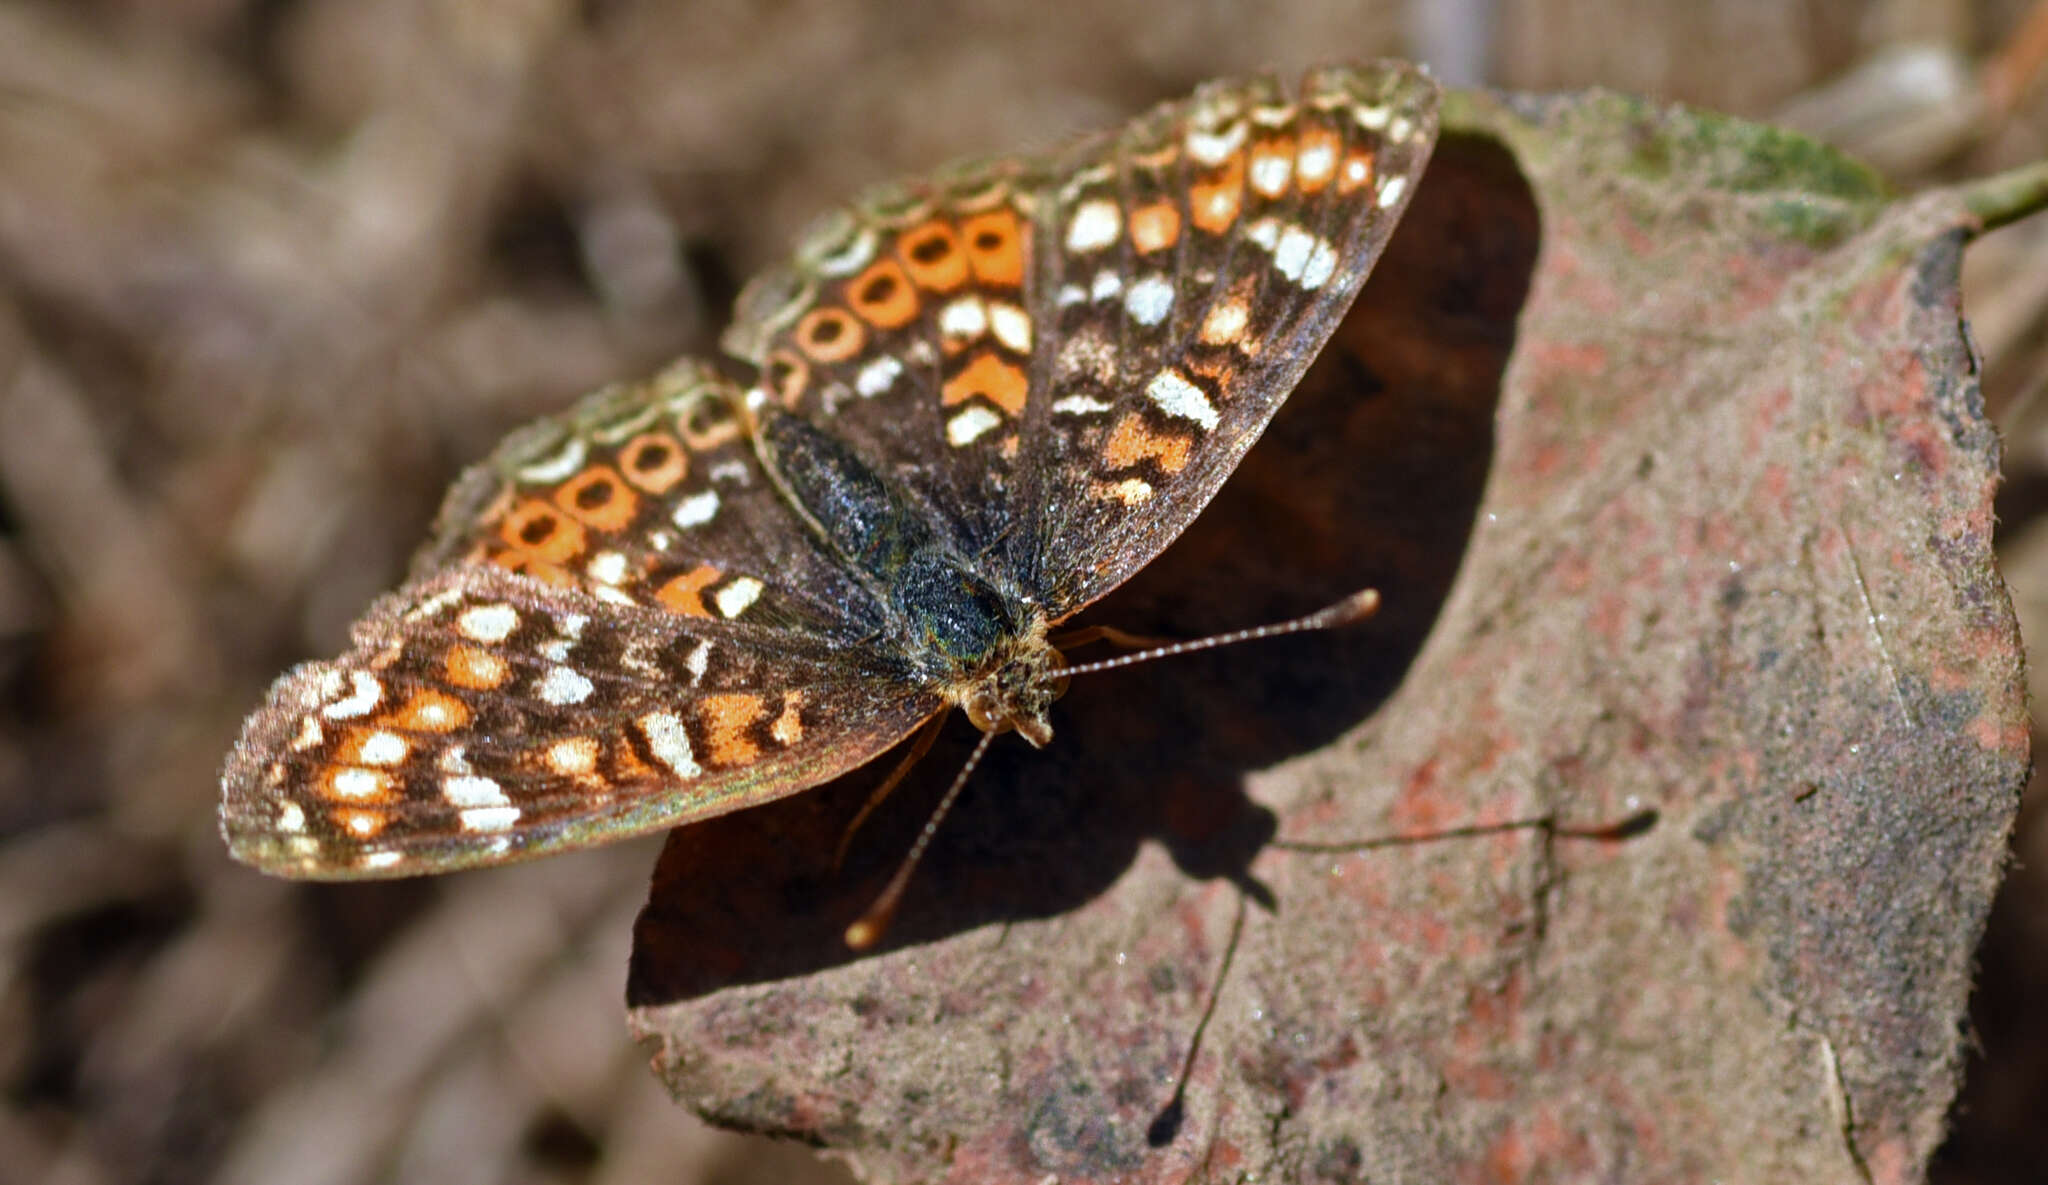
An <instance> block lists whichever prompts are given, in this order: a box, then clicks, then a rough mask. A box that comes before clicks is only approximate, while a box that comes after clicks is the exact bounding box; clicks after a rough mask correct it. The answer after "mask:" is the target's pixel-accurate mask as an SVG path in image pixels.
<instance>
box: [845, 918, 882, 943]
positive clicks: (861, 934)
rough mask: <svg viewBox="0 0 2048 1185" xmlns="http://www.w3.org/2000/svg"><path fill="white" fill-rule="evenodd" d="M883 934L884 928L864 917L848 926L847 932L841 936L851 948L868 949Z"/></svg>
mask: <svg viewBox="0 0 2048 1185" xmlns="http://www.w3.org/2000/svg"><path fill="white" fill-rule="evenodd" d="M881 936H882V928H881V927H880V926H877V925H875V924H874V923H872V922H869V921H868V920H867V919H865V918H863V919H861V920H860V921H858V922H855V923H854V924H853V925H851V926H848V927H847V928H846V933H845V934H842V935H841V936H840V938H841V939H842V940H843V941H844V942H845V943H846V945H847V948H848V949H849V950H866V949H867V948H869V947H871V946H873V945H874V944H875V940H876V939H879V938H880V937H881Z"/></svg>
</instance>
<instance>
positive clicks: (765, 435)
mask: <svg viewBox="0 0 2048 1185" xmlns="http://www.w3.org/2000/svg"><path fill="white" fill-rule="evenodd" d="M747 412H748V415H749V416H750V418H751V419H752V421H753V428H754V431H753V439H754V440H755V442H756V447H757V449H758V450H759V453H760V456H761V460H762V463H763V467H764V468H765V469H767V471H768V472H769V473H770V474H771V475H772V476H773V477H774V479H775V482H776V484H777V486H778V487H779V488H780V489H781V491H782V493H783V495H784V497H786V498H787V499H788V500H789V502H790V504H791V505H792V507H793V508H794V509H795V510H796V511H797V512H798V514H799V515H800V516H801V517H802V518H803V519H804V520H805V522H806V523H807V525H810V526H811V527H812V529H813V531H814V532H815V534H816V536H817V538H818V539H819V540H820V541H821V542H822V543H824V544H825V546H826V548H827V549H828V550H829V551H830V552H832V553H833V554H834V555H835V556H836V557H837V558H838V559H839V561H840V562H841V563H842V564H843V565H844V566H845V567H847V568H848V569H849V570H851V571H852V572H853V573H855V574H856V575H857V576H859V577H860V578H861V583H863V584H865V585H866V586H868V587H869V588H871V589H872V590H873V591H874V593H875V595H876V597H877V599H878V600H880V601H881V602H882V603H883V606H884V609H885V612H886V614H887V615H888V616H889V617H890V618H892V619H893V620H894V621H895V623H896V625H897V628H898V630H899V631H900V632H901V634H902V638H901V641H902V642H903V645H902V646H901V647H900V648H899V651H900V653H901V654H903V655H904V656H906V657H907V659H908V660H909V662H910V663H911V665H912V666H913V668H914V670H913V671H912V672H911V673H912V675H913V677H914V678H916V679H917V680H919V681H921V682H924V683H925V684H926V685H927V686H929V687H931V688H932V689H933V690H934V691H935V692H937V694H938V695H939V696H940V697H941V698H943V699H945V700H946V701H947V702H949V703H951V704H953V705H955V706H957V707H959V708H960V709H961V710H963V711H965V712H966V713H967V716H968V719H970V720H972V721H973V722H974V724H975V726H976V727H978V728H981V729H982V730H984V731H987V732H1005V731H1008V730H1010V729H1015V730H1016V731H1017V732H1018V733H1019V734H1020V735H1022V736H1023V737H1024V738H1025V739H1026V740H1028V741H1030V742H1031V743H1032V744H1033V745H1044V744H1045V743H1046V742H1047V741H1049V740H1051V739H1052V726H1051V724H1050V723H1048V721H1047V719H1046V711H1047V709H1048V708H1050V707H1051V705H1052V701H1053V700H1055V699H1057V698H1058V697H1059V695H1060V692H1061V691H1063V690H1064V688H1065V684H1064V682H1063V681H1062V680H1061V679H1060V678H1059V676H1058V673H1057V672H1058V671H1059V670H1060V668H1061V667H1063V666H1064V665H1065V660H1064V659H1063V658H1062V657H1061V656H1060V652H1059V650H1058V649H1057V648H1055V647H1054V646H1053V645H1052V644H1051V643H1050V642H1049V641H1047V639H1046V629H1047V626H1048V624H1049V622H1048V620H1047V618H1046V615H1045V613H1044V611H1043V610H1041V609H1040V608H1038V607H1037V606H1036V605H1035V604H1033V603H1032V601H1031V599H1030V598H1029V597H1028V596H1027V595H1026V594H1025V593H1024V592H1023V591H1022V590H1019V589H1017V588H1015V587H1012V586H1011V584H1010V582H1009V581H1007V580H1005V579H1004V578H1003V577H1001V576H1000V575H999V574H997V573H996V572H993V571H991V570H989V568H988V566H987V565H985V564H983V563H981V562H979V561H978V560H976V559H975V558H974V557H973V556H972V555H970V554H968V551H967V549H965V548H964V547H963V546H962V545H961V544H960V543H959V542H958V540H957V537H956V535H957V533H956V532H955V531H954V530H952V529H951V528H950V527H949V525H948V524H947V523H945V522H943V521H941V520H939V519H938V518H937V517H936V515H935V514H934V512H933V511H931V510H930V509H929V508H928V507H925V506H923V505H922V504H920V503H919V502H917V501H916V500H915V499H913V498H911V497H910V496H909V495H907V494H905V493H904V492H903V491H902V490H901V489H900V488H899V487H898V486H897V485H896V484H895V483H893V482H892V481H890V480H889V479H888V478H886V477H884V476H883V475H882V474H881V473H879V472H877V470H876V468H875V467H874V466H873V465H871V464H869V463H868V461H867V460H866V459H865V458H863V457H861V456H860V455H859V454H858V453H857V452H855V451H854V450H853V449H852V448H850V447H848V446H847V445H846V444H845V443H844V442H843V441H841V440H839V439H838V438H836V437H834V436H832V435H830V434H828V433H825V432H822V431H820V430H819V429H818V428H817V427H816V426H814V425H812V424H811V423H809V422H808V421H807V420H805V419H803V418H802V417H799V416H795V415H791V414H789V413H788V412H785V411H782V410H781V409H779V408H776V407H775V406H774V405H773V404H772V403H767V402H765V401H764V400H762V399H760V398H759V397H758V395H757V396H756V397H755V398H754V399H753V400H752V401H751V402H750V404H749V406H748V408H747Z"/></svg>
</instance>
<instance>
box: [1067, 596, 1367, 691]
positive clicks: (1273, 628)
mask: <svg viewBox="0 0 2048 1185" xmlns="http://www.w3.org/2000/svg"><path fill="white" fill-rule="evenodd" d="M1379 607H1380V594H1379V590H1378V589H1372V588H1364V589H1360V590H1358V591H1357V592H1355V593H1352V594H1351V595H1350V596H1348V597H1345V598H1344V599H1343V600H1341V601H1338V602H1337V603H1336V604H1334V605H1330V606H1327V607H1325V608H1322V609H1318V610H1316V611H1315V612H1314V613H1311V614H1309V615H1308V616H1306V617H1297V618H1295V619H1294V620H1293V621H1276V622H1274V623H1273V624H1271V625H1260V626H1253V627H1252V628H1251V629H1248V630H1232V631H1231V632H1230V633H1227V634H1214V635H1211V636H1209V637H1207V638H1196V639H1194V640H1193V641H1189V642H1174V643H1172V644H1171V645H1167V646H1160V647H1157V648H1155V649H1152V650H1140V651H1138V652H1137V653H1136V654H1125V655H1120V656H1118V657H1116V658H1105V659H1103V660H1102V661H1100V662H1084V663H1081V664H1079V665H1078V666H1071V667H1061V668H1060V669H1059V670H1058V671H1057V672H1056V673H1057V674H1058V675H1059V677H1060V678H1062V679H1066V678H1071V677H1072V676H1074V675H1092V674H1094V673H1095V672H1097V671H1110V670H1115V669H1116V668H1117V667H1127V666H1130V665H1131V664H1132V663H1140V662H1150V661H1151V660H1153V659H1155V658H1170V657H1172V656H1173V655H1176V654H1190V653H1193V652H1194V651H1197V650H1213V649H1215V648H1216V647H1218V646H1234V645H1236V644H1237V643H1239V642H1252V641H1257V640H1258V639H1260V638H1277V637H1279V636H1280V635H1282V634H1299V633H1303V632H1305V631H1307V630H1327V629H1335V628H1337V627H1338V626H1344V625H1350V624H1352V623H1353V622H1359V621H1364V620H1365V619H1366V618H1368V617H1371V616H1372V615H1373V613H1374V612H1375V611H1377V610H1378V609H1379Z"/></svg>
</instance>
